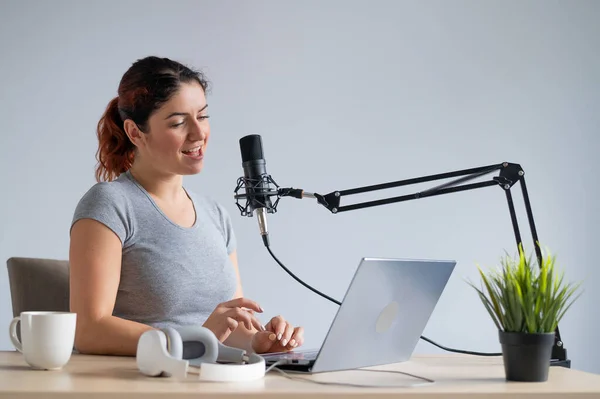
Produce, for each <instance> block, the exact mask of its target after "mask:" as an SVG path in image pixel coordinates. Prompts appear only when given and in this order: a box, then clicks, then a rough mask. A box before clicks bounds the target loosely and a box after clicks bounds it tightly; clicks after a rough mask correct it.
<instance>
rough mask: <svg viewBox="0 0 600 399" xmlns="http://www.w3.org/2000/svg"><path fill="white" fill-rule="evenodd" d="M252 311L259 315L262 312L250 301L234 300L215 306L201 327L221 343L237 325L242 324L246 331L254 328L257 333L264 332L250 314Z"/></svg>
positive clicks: (243, 299)
mask: <svg viewBox="0 0 600 399" xmlns="http://www.w3.org/2000/svg"><path fill="white" fill-rule="evenodd" d="M249 310H250V311H249ZM252 310H254V311H256V312H260V313H262V311H263V310H262V308H261V307H260V306H259V305H258V304H257V303H256V302H254V301H251V300H250V299H246V298H235V299H232V300H231V301H227V302H223V303H221V304H219V305H217V307H216V308H215V310H214V311H213V312H212V313H211V314H210V316H208V318H207V319H206V321H205V322H204V324H202V326H203V327H206V328H208V329H209V330H211V331H212V332H213V333H214V334H215V336H216V337H217V339H218V340H219V341H221V342H223V341H225V340H226V339H227V337H229V335H230V334H231V333H232V332H233V331H234V330H235V329H236V328H237V327H238V324H239V323H244V325H245V327H246V328H247V329H248V330H252V327H253V326H254V328H255V329H256V330H258V332H262V331H264V328H263V326H262V324H261V323H260V321H258V319H257V318H256V317H254V315H253V314H252Z"/></svg>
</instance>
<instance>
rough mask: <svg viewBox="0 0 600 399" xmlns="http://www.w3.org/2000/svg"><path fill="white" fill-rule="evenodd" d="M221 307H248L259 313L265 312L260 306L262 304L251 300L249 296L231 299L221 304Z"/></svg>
mask: <svg viewBox="0 0 600 399" xmlns="http://www.w3.org/2000/svg"><path fill="white" fill-rule="evenodd" d="M219 307H225V308H248V309H252V310H255V311H257V312H259V313H262V312H263V309H262V308H261V307H260V305H259V304H258V303H256V302H254V301H253V300H250V299H248V298H235V299H232V300H230V301H227V302H223V303H221V304H219Z"/></svg>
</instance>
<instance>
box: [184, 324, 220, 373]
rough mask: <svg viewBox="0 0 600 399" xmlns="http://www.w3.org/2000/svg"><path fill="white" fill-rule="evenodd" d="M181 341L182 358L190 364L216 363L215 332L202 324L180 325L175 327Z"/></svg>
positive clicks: (216, 340)
mask: <svg viewBox="0 0 600 399" xmlns="http://www.w3.org/2000/svg"><path fill="white" fill-rule="evenodd" d="M177 331H178V332H179V336H180V337H181V342H182V343H183V345H182V346H183V347H185V348H183V351H182V352H183V358H184V359H189V360H190V364H193V365H196V366H199V365H201V364H202V363H216V362H217V358H218V356H219V340H218V339H217V337H216V336H215V334H214V333H213V332H212V331H211V330H209V329H208V328H206V327H203V326H182V327H179V328H177Z"/></svg>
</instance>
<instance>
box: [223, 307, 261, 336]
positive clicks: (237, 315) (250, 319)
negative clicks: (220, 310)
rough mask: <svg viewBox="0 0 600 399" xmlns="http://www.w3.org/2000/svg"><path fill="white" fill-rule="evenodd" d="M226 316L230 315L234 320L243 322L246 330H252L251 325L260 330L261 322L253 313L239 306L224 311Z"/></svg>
mask: <svg viewBox="0 0 600 399" xmlns="http://www.w3.org/2000/svg"><path fill="white" fill-rule="evenodd" d="M224 314H225V315H227V316H228V317H232V318H234V319H235V320H237V321H239V322H242V323H244V325H245V326H246V328H247V329H248V330H252V326H254V328H256V330H258V331H262V324H261V322H260V321H258V319H257V318H256V317H254V315H253V314H251V313H249V312H247V311H245V310H244V309H241V308H233V309H230V310H228V311H227V312H225V313H224Z"/></svg>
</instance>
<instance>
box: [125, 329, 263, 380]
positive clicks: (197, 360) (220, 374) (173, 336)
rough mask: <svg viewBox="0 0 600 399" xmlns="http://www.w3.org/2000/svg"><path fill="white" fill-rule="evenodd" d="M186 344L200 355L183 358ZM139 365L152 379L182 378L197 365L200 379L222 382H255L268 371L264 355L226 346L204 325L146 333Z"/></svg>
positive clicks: (142, 337) (143, 337)
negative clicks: (161, 377) (191, 346)
mask: <svg viewBox="0 0 600 399" xmlns="http://www.w3.org/2000/svg"><path fill="white" fill-rule="evenodd" d="M184 344H193V345H194V346H195V347H197V348H199V351H200V354H199V355H196V356H194V357H191V358H186V359H184V358H183V352H184ZM219 361H221V362H227V363H230V364H222V363H218V362H219ZM136 362H137V366H138V369H139V370H140V371H141V372H142V373H143V374H145V375H148V376H152V377H159V376H165V377H171V376H174V377H175V378H178V379H183V378H186V376H187V373H188V371H189V368H190V367H191V366H198V367H199V368H200V372H199V379H200V380H205V381H221V382H224V381H251V380H256V379H259V378H262V377H264V376H265V368H266V367H265V360H264V358H263V357H262V356H259V355H257V354H255V353H250V354H247V353H246V351H245V350H243V349H238V348H232V347H229V346H226V345H223V344H222V343H221V342H219V340H218V339H217V338H216V337H215V335H214V334H213V332H212V331H210V330H209V329H207V328H206V327H202V326H184V327H180V328H177V329H174V328H164V329H160V330H156V329H153V330H149V331H146V332H144V333H143V334H142V335H141V336H140V339H139V341H138V346H137V353H136Z"/></svg>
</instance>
